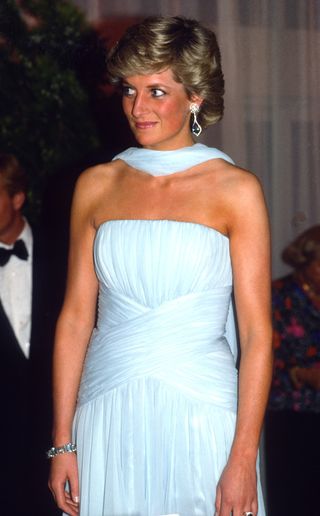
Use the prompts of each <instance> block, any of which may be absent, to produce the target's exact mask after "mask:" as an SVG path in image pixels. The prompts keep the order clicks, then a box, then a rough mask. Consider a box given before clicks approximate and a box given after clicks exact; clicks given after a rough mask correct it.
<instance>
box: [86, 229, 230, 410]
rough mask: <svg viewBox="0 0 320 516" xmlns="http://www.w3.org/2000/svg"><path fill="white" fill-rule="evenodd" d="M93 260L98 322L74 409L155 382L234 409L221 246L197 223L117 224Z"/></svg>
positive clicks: (104, 232) (224, 243)
mask: <svg viewBox="0 0 320 516" xmlns="http://www.w3.org/2000/svg"><path fill="white" fill-rule="evenodd" d="M94 256H95V265H96V271H97V275H98V278H99V283H100V291H99V310H98V322H97V327H96V329H95V331H94V334H93V336H92V339H91V343H90V346H89V350H88V354H87V358H86V364H85V369H84V374H83V378H82V383H81V389H80V394H79V404H80V405H81V404H83V403H86V402H87V401H90V400H92V399H94V398H96V397H97V396H99V395H101V394H103V393H105V392H106V391H108V390H110V389H113V388H115V387H119V386H120V385H121V384H124V383H126V382H128V381H130V380H132V379H134V378H137V377H143V376H153V377H155V378H157V379H158V380H159V379H161V380H162V381H164V382H165V383H168V384H170V385H172V384H174V385H176V386H177V387H178V388H179V390H180V391H183V392H185V394H186V395H189V396H192V397H194V398H197V399H202V400H205V401H207V402H209V403H215V404H217V405H218V406H221V407H225V408H228V409H230V410H235V408H236V381H237V378H236V370H235V366H234V357H233V355H232V352H231V347H230V346H229V344H228V341H227V339H226V323H227V319H228V314H229V312H230V305H231V291H232V270H231V263H230V256H229V240H228V238H227V237H225V236H224V235H222V234H221V233H219V232H218V231H216V230H214V229H212V228H209V227H206V226H203V225H201V224H195V223H187V222H177V221H170V220H115V221H108V222H105V223H103V224H102V225H101V226H100V227H99V229H98V232H97V236H96V240H95V245H94Z"/></svg>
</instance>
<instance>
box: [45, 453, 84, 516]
mask: <svg viewBox="0 0 320 516" xmlns="http://www.w3.org/2000/svg"><path fill="white" fill-rule="evenodd" d="M51 461H52V462H51V469H50V477H49V489H50V491H51V492H52V494H53V497H54V499H55V502H56V504H57V505H58V507H59V509H61V510H62V511H64V512H65V513H67V514H69V515H70V516H78V514H79V480H78V466H77V457H76V454H75V453H64V454H61V455H57V456H56V457H53V458H52V459H51Z"/></svg>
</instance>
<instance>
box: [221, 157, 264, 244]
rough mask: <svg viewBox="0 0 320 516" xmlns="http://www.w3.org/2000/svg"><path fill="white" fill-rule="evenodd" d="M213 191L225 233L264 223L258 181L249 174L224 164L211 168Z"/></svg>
mask: <svg viewBox="0 0 320 516" xmlns="http://www.w3.org/2000/svg"><path fill="white" fill-rule="evenodd" d="M213 166H214V169H212V172H213V184H212V191H213V195H214V196H215V200H216V206H217V208H218V212H219V213H220V214H221V217H222V218H223V220H224V226H225V230H226V231H227V233H228V234H229V235H230V236H231V234H232V232H233V230H234V229H235V228H236V227H238V228H241V227H243V225H244V224H245V225H247V226H248V222H249V221H250V220H251V221H252V222H253V221H258V220H262V219H264V220H266V219H267V211H266V205H265V199H264V194H263V189H262V186H261V183H260V180H259V179H258V178H257V176H256V175H255V174H253V173H252V172H250V171H248V170H245V169H243V168H241V167H237V166H235V165H232V164H230V163H227V162H226V161H224V160H217V162H216V163H215V164H214V165H213Z"/></svg>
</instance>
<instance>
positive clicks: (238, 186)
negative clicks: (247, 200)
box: [215, 160, 262, 198]
mask: <svg viewBox="0 0 320 516" xmlns="http://www.w3.org/2000/svg"><path fill="white" fill-rule="evenodd" d="M217 161H219V163H217V164H216V166H215V176H216V181H217V185H218V187H219V189H220V188H221V193H223V194H224V195H227V196H228V197H230V198H238V196H239V195H240V196H241V198H243V196H251V195H261V192H262V187H261V183H260V181H259V179H258V178H257V176H256V175H255V174H253V173H252V172H250V171H249V170H246V169H244V168H241V167H237V166H235V165H232V164H231V163H227V162H226V161H224V160H217Z"/></svg>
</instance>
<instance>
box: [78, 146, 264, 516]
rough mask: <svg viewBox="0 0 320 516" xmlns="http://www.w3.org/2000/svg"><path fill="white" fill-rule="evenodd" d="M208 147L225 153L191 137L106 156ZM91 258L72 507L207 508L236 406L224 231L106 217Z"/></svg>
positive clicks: (169, 164)
mask: <svg viewBox="0 0 320 516" xmlns="http://www.w3.org/2000/svg"><path fill="white" fill-rule="evenodd" d="M215 158H222V159H225V160H227V161H230V162H231V160H230V158H228V156H226V155H225V154H223V153H222V152H220V151H218V150H217V149H211V148H208V147H206V146H204V145H202V144H196V145H194V146H192V147H188V148H184V149H180V150H178V151H152V150H147V149H136V148H134V149H128V150H127V151H125V152H124V153H121V154H120V155H118V156H116V158H115V159H122V160H124V161H125V162H126V163H127V164H128V165H131V166H132V167H134V168H136V169H140V170H143V171H145V172H148V173H149V174H152V175H155V176H158V175H165V174H167V175H168V174H172V173H175V172H178V171H182V170H185V169H187V168H190V167H191V166H193V165H196V164H198V163H201V162H204V161H207V160H209V159H215ZM94 260H95V267H96V273H97V276H98V279H99V285H100V287H99V308H98V312H99V314H98V322H97V327H96V328H95V329H94V331H93V334H92V338H91V341H90V345H89V348H88V352H87V356H86V360H85V366H84V371H83V375H82V380H81V386H80V392H79V397H78V406H77V410H76V414H75V419H74V439H75V441H76V443H77V447H78V464H79V474H80V509H81V510H80V515H81V516H160V515H169V514H170V515H171V514H175V515H179V516H194V515H197V516H213V514H214V502H215V490H216V485H217V482H218V480H219V477H220V475H221V472H222V470H223V468H224V466H225V464H226V462H227V459H228V455H229V451H230V447H231V444H232V440H233V437H234V431H235V422H236V410H237V380H238V379H237V370H236V367H235V361H236V353H237V343H236V336H235V328H234V318H233V313H232V303H231V295H232V269H231V262H230V254H229V240H228V238H227V237H226V236H224V235H223V234H221V233H220V232H219V231H216V230H215V229H212V228H210V227H207V226H204V225H201V224H198V223H195V222H192V221H186V222H177V221H174V220H112V221H105V222H103V223H102V224H101V225H100V227H99V228H98V231H97V234H96V238H95V243H94ZM258 493H259V516H263V515H264V514H265V512H264V506H263V499H262V493H261V488H260V483H258Z"/></svg>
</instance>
